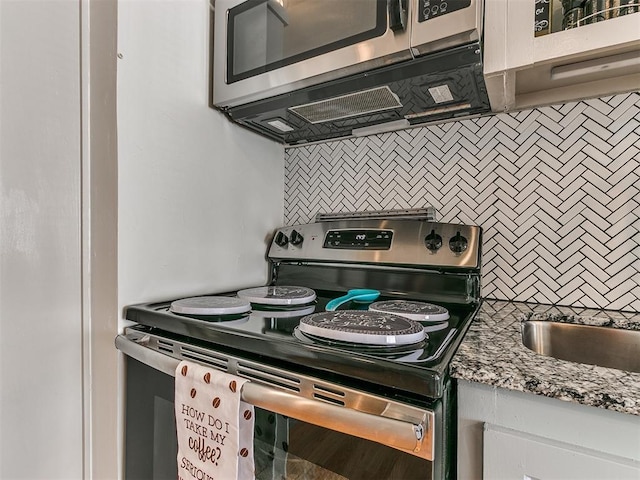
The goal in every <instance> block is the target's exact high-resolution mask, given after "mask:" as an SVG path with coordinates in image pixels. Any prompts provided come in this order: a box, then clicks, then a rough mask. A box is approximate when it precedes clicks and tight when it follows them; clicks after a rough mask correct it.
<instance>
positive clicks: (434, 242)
mask: <svg viewBox="0 0 640 480" xmlns="http://www.w3.org/2000/svg"><path fill="white" fill-rule="evenodd" d="M424 244H425V246H426V247H427V248H428V249H429V250H430V251H432V252H435V251H436V250H438V249H439V248H440V247H441V246H442V237H441V236H440V235H438V234H437V233H436V231H435V230H431V233H430V234H429V235H427V236H426V237H424Z"/></svg>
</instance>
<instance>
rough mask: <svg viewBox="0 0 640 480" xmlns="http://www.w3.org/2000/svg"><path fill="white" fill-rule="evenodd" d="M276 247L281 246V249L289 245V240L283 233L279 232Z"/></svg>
mask: <svg viewBox="0 0 640 480" xmlns="http://www.w3.org/2000/svg"><path fill="white" fill-rule="evenodd" d="M275 242H276V245H278V246H280V247H284V246H286V245H287V243H289V238H287V236H286V235H285V234H284V233H282V232H278V233H277V234H276V240H275Z"/></svg>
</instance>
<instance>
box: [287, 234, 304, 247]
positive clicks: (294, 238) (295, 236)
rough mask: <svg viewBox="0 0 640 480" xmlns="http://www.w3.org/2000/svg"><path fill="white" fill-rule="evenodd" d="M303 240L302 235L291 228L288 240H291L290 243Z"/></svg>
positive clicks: (297, 242)
mask: <svg viewBox="0 0 640 480" xmlns="http://www.w3.org/2000/svg"><path fill="white" fill-rule="evenodd" d="M303 240H304V237H303V236H302V235H301V234H300V233H299V232H298V231H296V230H293V231H292V232H291V238H290V239H289V241H290V242H291V245H296V246H297V245H300V244H302V242H303Z"/></svg>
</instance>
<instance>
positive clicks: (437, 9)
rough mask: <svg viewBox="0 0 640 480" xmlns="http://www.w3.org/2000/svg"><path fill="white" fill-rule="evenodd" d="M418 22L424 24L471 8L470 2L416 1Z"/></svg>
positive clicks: (450, 0) (460, 0)
mask: <svg viewBox="0 0 640 480" xmlns="http://www.w3.org/2000/svg"><path fill="white" fill-rule="evenodd" d="M418 5H419V8H418V22H426V21H427V20H431V19H432V18H436V17H441V16H442V15H446V14H447V13H451V12H455V11H456V10H462V9H463V8H468V7H470V6H471V0H418Z"/></svg>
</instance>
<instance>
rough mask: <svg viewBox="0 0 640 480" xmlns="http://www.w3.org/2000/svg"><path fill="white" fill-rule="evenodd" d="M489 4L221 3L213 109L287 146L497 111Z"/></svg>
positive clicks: (412, 0) (447, 0)
mask: <svg viewBox="0 0 640 480" xmlns="http://www.w3.org/2000/svg"><path fill="white" fill-rule="evenodd" d="M482 6H483V4H482V1H478V0H356V1H343V0H217V1H216V3H215V13H214V19H215V20H214V45H213V103H214V105H215V106H216V107H218V108H219V109H221V110H222V111H224V112H225V113H227V115H228V116H229V117H230V118H231V119H232V120H234V121H236V122H238V123H239V124H242V125H244V126H247V127H249V128H251V129H253V130H256V131H258V132H259V133H262V134H264V135H266V136H269V137H271V138H273V139H276V140H278V141H281V142H283V143H288V144H293V143H304V142H310V141H317V140H325V139H328V138H336V137H341V136H346V135H352V134H354V133H357V131H358V130H359V129H366V128H369V127H371V126H374V125H379V124H383V125H382V127H381V128H383V129H384V128H386V127H387V126H388V125H394V126H397V125H406V126H409V125H413V124H418V123H423V122H427V121H435V120H442V119H445V118H452V117H456V116H468V115H470V114H482V113H486V112H489V111H490V107H489V100H488V95H487V92H486V87H485V84H484V79H483V75H482V48H481V38H482V23H483V22H482V19H483V12H482ZM354 131H355V132H354Z"/></svg>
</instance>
